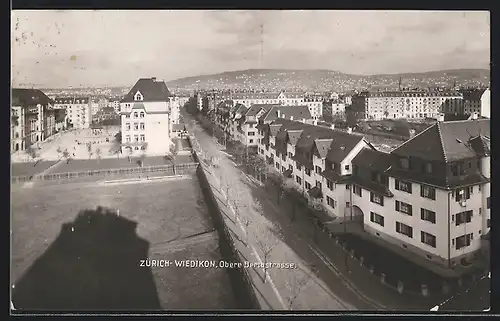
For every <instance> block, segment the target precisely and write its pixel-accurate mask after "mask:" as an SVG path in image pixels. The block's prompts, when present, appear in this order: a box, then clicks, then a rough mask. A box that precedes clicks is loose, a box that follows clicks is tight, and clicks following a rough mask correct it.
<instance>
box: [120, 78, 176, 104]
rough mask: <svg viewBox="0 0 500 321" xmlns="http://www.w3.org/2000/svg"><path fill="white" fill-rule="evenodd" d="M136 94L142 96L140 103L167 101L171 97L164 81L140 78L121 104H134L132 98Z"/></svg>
mask: <svg viewBox="0 0 500 321" xmlns="http://www.w3.org/2000/svg"><path fill="white" fill-rule="evenodd" d="M137 92H140V93H141V94H142V96H143V100H142V101H144V102H154V101H157V102H158V101H168V100H169V97H172V94H171V93H170V91H169V90H168V88H167V85H166V84H165V82H164V81H157V80H156V78H154V77H153V78H141V79H139V80H138V81H137V82H136V83H135V85H134V87H132V89H130V91H129V92H128V94H127V95H125V97H124V98H123V99H122V100H121V102H127V103H128V102H134V101H135V100H134V96H135V94H136V93H137Z"/></svg>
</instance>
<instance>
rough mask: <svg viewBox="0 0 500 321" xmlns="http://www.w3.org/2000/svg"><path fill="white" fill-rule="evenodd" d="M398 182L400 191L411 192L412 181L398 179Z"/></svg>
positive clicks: (397, 187) (397, 185)
mask: <svg viewBox="0 0 500 321" xmlns="http://www.w3.org/2000/svg"><path fill="white" fill-rule="evenodd" d="M395 182H396V189H397V190H398V191H402V192H406V193H409V194H411V185H412V184H411V183H410V182H405V181H400V180H398V179H396V180H395Z"/></svg>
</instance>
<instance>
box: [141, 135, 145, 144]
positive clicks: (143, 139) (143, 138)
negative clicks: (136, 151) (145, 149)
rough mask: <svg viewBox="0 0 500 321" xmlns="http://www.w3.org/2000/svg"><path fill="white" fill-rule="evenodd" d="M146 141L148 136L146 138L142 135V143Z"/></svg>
mask: <svg viewBox="0 0 500 321" xmlns="http://www.w3.org/2000/svg"><path fill="white" fill-rule="evenodd" d="M144 141H146V136H144V134H141V142H144Z"/></svg>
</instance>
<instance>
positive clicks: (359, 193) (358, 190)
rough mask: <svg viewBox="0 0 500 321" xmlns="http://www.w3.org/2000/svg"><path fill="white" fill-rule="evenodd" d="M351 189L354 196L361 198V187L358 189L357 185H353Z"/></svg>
mask: <svg viewBox="0 0 500 321" xmlns="http://www.w3.org/2000/svg"><path fill="white" fill-rule="evenodd" d="M352 189H353V193H354V194H356V195H358V196H359V197H361V196H363V193H362V191H363V189H362V188H361V187H359V186H357V185H353V186H352Z"/></svg>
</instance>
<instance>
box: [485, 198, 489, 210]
mask: <svg viewBox="0 0 500 321" xmlns="http://www.w3.org/2000/svg"><path fill="white" fill-rule="evenodd" d="M486 208H487V209H490V198H489V197H488V198H487V199H486Z"/></svg>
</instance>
